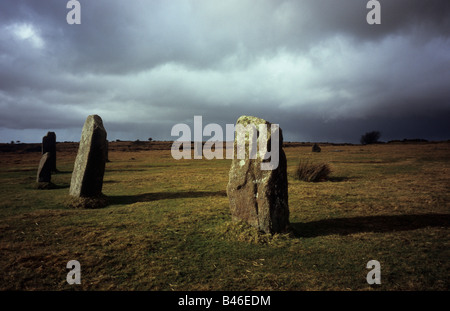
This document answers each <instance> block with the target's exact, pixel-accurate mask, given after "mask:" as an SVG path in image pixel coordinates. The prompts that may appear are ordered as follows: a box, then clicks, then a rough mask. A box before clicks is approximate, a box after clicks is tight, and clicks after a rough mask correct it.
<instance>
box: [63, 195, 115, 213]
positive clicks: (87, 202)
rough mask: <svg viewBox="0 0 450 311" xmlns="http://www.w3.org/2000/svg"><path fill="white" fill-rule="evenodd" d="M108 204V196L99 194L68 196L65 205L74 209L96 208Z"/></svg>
mask: <svg viewBox="0 0 450 311" xmlns="http://www.w3.org/2000/svg"><path fill="white" fill-rule="evenodd" d="M107 205H108V198H107V197H106V196H105V195H103V194H102V195H99V196H96V197H92V198H84V197H81V198H77V197H69V198H68V199H67V200H66V202H65V206H66V207H68V208H74V209H97V208H103V207H105V206H107Z"/></svg>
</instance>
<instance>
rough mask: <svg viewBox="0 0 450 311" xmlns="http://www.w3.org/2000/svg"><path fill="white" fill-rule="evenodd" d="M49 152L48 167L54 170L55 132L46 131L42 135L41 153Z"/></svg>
mask: <svg viewBox="0 0 450 311" xmlns="http://www.w3.org/2000/svg"><path fill="white" fill-rule="evenodd" d="M47 152H48V153H49V161H50V169H51V171H52V172H56V134H55V132H47V135H45V136H44V137H42V154H45V153H47Z"/></svg>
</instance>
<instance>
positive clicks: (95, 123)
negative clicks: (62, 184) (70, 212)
mask: <svg viewBox="0 0 450 311" xmlns="http://www.w3.org/2000/svg"><path fill="white" fill-rule="evenodd" d="M106 135H107V133H106V130H105V129H104V127H103V121H102V119H101V118H100V117H99V116H98V115H90V116H88V117H87V119H86V122H85V123H84V126H83V131H82V133H81V139H80V145H79V147H78V154H77V157H76V159H75V164H74V169H73V173H72V180H71V182H70V191H69V194H70V195H71V196H74V197H87V198H90V197H97V196H100V195H102V187H103V176H104V174H105V163H106V154H107V142H106Z"/></svg>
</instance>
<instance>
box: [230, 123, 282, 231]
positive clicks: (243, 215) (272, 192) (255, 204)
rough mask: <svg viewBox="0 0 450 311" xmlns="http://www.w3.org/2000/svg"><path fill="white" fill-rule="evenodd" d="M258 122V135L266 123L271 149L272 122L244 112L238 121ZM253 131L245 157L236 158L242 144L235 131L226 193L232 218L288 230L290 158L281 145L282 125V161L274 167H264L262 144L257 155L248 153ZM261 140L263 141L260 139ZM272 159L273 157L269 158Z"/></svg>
mask: <svg viewBox="0 0 450 311" xmlns="http://www.w3.org/2000/svg"><path fill="white" fill-rule="evenodd" d="M238 124H241V125H243V126H247V125H249V124H254V125H255V126H256V132H257V133H256V135H257V137H260V135H261V133H259V128H258V125H259V124H266V125H267V146H266V147H267V149H266V150H269V151H270V150H271V149H270V145H271V139H272V132H271V124H270V123H269V122H267V121H265V120H263V119H260V118H256V117H248V116H242V117H240V118H239V119H238V121H237V125H238ZM251 136H252V135H246V137H245V159H239V158H237V155H238V153H237V146H238V144H239V143H241V144H243V142H242V139H239V136H238V135H237V133H236V135H235V140H234V158H233V161H232V164H231V169H230V173H229V181H228V186H227V195H228V198H229V201H230V209H231V216H232V219H233V221H245V222H247V223H249V224H250V225H252V226H253V227H255V228H257V229H259V230H260V231H263V232H266V233H272V234H273V233H277V232H285V231H286V230H287V229H288V227H289V206H288V181H287V161H286V155H285V153H284V151H283V149H282V145H283V136H282V133H281V129H279V145H278V151H279V162H278V167H277V168H276V169H274V170H262V169H261V163H262V162H263V161H264V162H266V161H268V160H263V159H262V158H261V157H260V154H259V150H260V149H261V146H259V149H258V152H257V157H256V159H251V158H250V156H249V148H248V147H249V141H250V140H251V139H252V138H251ZM259 143H261V142H259ZM269 160H270V159H269Z"/></svg>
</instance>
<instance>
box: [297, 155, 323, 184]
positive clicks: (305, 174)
mask: <svg viewBox="0 0 450 311" xmlns="http://www.w3.org/2000/svg"><path fill="white" fill-rule="evenodd" d="M330 174H331V168H330V166H329V165H328V164H327V163H310V162H309V161H308V160H300V162H299V163H298V166H297V169H296V171H295V175H294V177H295V179H298V180H303V181H308V182H318V181H325V180H328V179H329V176H330Z"/></svg>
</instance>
